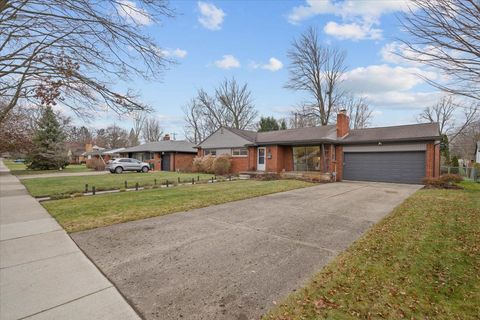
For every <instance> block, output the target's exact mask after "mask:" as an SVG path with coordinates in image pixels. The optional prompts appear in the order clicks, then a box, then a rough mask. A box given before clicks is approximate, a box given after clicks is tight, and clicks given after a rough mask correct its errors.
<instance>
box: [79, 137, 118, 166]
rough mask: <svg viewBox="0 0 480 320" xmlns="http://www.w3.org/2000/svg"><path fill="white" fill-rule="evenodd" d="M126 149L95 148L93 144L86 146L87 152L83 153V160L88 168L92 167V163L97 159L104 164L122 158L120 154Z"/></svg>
mask: <svg viewBox="0 0 480 320" xmlns="http://www.w3.org/2000/svg"><path fill="white" fill-rule="evenodd" d="M124 149H125V148H116V149H105V148H102V147H99V146H93V145H92V144H91V143H87V144H86V145H85V150H86V151H85V152H84V153H82V157H83V160H84V161H85V164H86V165H87V167H90V166H91V165H92V162H93V161H95V160H96V159H99V160H102V162H103V163H107V161H109V160H111V159H114V158H118V157H120V152H121V151H122V150H124Z"/></svg>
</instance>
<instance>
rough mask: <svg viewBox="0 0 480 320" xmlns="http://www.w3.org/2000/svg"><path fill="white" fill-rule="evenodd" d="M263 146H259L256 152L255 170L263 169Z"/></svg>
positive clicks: (264, 151)
mask: <svg viewBox="0 0 480 320" xmlns="http://www.w3.org/2000/svg"><path fill="white" fill-rule="evenodd" d="M265 153H266V148H265V147H259V148H258V152H257V170H258V171H265Z"/></svg>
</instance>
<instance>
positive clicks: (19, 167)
mask: <svg viewBox="0 0 480 320" xmlns="http://www.w3.org/2000/svg"><path fill="white" fill-rule="evenodd" d="M3 163H4V164H5V165H6V166H7V167H8V169H10V172H11V173H12V174H14V175H16V176H21V175H30V174H44V173H56V172H70V173H71V172H88V171H92V170H91V169H88V168H87V167H86V166H85V165H84V164H70V165H68V166H67V167H66V168H65V169H63V170H28V169H27V166H26V165H25V164H24V163H16V162H13V161H12V160H4V161H3Z"/></svg>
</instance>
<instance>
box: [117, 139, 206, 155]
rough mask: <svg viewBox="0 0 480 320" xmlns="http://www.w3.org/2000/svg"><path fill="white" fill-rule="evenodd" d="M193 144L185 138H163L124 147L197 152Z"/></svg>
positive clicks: (139, 149)
mask: <svg viewBox="0 0 480 320" xmlns="http://www.w3.org/2000/svg"><path fill="white" fill-rule="evenodd" d="M194 147H195V145H194V144H193V143H190V142H188V141H185V140H165V141H158V142H149V143H144V144H141V145H139V146H135V147H131V148H126V149H125V150H123V151H122V153H126V152H191V153H197V150H196V149H195V148H194Z"/></svg>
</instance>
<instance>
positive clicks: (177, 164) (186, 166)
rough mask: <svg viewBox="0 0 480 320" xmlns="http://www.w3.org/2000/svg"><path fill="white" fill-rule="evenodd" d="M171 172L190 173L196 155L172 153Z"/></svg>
mask: <svg viewBox="0 0 480 320" xmlns="http://www.w3.org/2000/svg"><path fill="white" fill-rule="evenodd" d="M170 157H171V158H170V170H171V171H177V170H179V171H185V172H190V171H192V169H193V158H195V154H190V153H171V155H170Z"/></svg>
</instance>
